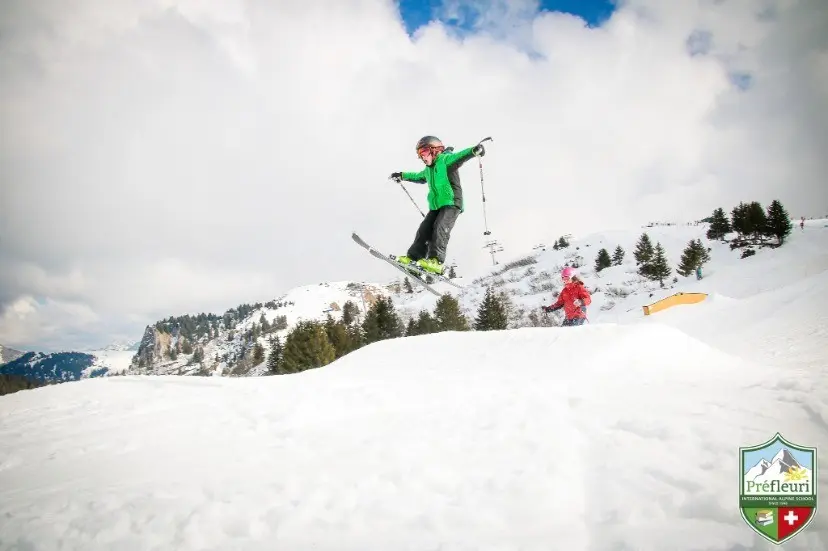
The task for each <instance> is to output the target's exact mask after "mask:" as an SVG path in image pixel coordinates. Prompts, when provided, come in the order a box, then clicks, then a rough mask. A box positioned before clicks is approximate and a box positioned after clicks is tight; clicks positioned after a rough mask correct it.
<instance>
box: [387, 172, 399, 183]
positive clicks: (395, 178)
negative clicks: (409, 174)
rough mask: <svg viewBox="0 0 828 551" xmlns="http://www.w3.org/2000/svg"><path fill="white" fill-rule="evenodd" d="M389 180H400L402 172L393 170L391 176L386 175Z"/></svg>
mask: <svg viewBox="0 0 828 551" xmlns="http://www.w3.org/2000/svg"><path fill="white" fill-rule="evenodd" d="M388 178H389V179H390V180H394V181H395V182H397V183H398V184H399V183H400V182H402V172H394V173H393V174H391V176H389V177H388Z"/></svg>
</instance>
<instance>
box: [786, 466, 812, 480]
mask: <svg viewBox="0 0 828 551" xmlns="http://www.w3.org/2000/svg"><path fill="white" fill-rule="evenodd" d="M784 476H785V482H793V481H797V480H805V479H807V478H808V471H807V470H806V469H804V468H802V467H797V466H796V465H793V466H791V468H790V469H789V470H788V472H786V473H785V475H784Z"/></svg>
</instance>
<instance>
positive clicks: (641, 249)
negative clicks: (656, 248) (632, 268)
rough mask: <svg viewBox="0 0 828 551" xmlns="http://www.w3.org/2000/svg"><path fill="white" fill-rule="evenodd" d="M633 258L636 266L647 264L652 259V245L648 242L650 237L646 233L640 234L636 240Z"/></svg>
mask: <svg viewBox="0 0 828 551" xmlns="http://www.w3.org/2000/svg"><path fill="white" fill-rule="evenodd" d="M633 256H634V257H635V263H636V264H638V265H646V264H649V263H650V261H651V260H652V259H653V243H652V241H650V236H649V235H647V233H646V232H645V233H642V234H641V237H640V238H639V239H638V243H636V245H635V252H633Z"/></svg>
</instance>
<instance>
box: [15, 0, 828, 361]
mask: <svg viewBox="0 0 828 551" xmlns="http://www.w3.org/2000/svg"><path fill="white" fill-rule="evenodd" d="M579 4H580V5H581V7H580V8H577V9H573V8H572V6H576V7H577V6H578V5H579ZM422 5H423V6H426V5H428V8H429V13H428V14H426V13H425V12H424V9H423V10H416V9H415V10H413V11H412V9H411V4H410V3H406V5H405V6H400V5H398V4H397V3H396V2H393V1H391V0H338V1H336V2H326V1H321V0H301V1H300V0H281V1H279V2H264V1H259V0H211V1H209V2H205V1H203V0H152V1H149V0H140V1H139V0H128V1H124V2H119V3H117V4H113V3H101V2H97V1H94V0H61V1H57V0H37V1H30V0H9V1H6V2H3V3H2V6H0V80H2V82H3V83H4V84H3V86H2V88H0V113H2V116H0V125H2V127H0V171H2V172H0V182H2V183H1V184H0V186H2V187H0V213H2V215H0V343H2V344H4V345H7V346H12V347H15V348H18V349H24V350H44V351H50V350H68V349H76V350H77V349H85V348H89V347H95V346H102V345H105V344H107V343H108V342H110V341H112V340H120V339H128V340H137V339H139V338H140V337H141V334H142V332H143V329H144V327H145V326H146V325H148V324H152V323H154V322H155V321H157V320H158V319H161V318H165V317H168V316H170V315H180V314H185V313H193V314H195V313H199V312H216V313H221V312H224V311H225V310H226V309H228V308H231V307H234V306H236V305H238V304H240V303H253V302H257V301H261V302H264V301H267V300H270V299H272V298H275V297H277V296H279V295H280V294H282V293H284V292H286V291H287V290H288V289H290V288H292V287H295V286H298V285H304V284H314V283H317V282H322V281H342V280H355V281H388V280H391V279H394V278H395V277H396V275H397V274H396V273H395V272H393V270H391V269H390V268H389V267H387V266H384V265H382V263H380V262H377V261H376V260H375V259H372V258H371V257H370V256H368V255H367V254H365V251H364V250H362V249H360V248H358V247H357V246H356V245H355V244H354V243H353V242H352V241H351V240H350V233H351V231H353V230H356V231H358V232H359V233H360V234H361V235H362V236H363V237H364V238H365V239H366V240H368V241H369V242H371V243H372V244H374V245H375V246H376V247H378V248H380V249H381V250H383V251H387V252H389V253H396V254H403V253H404V252H405V251H406V249H407V248H408V245H409V244H410V242H411V240H412V239H413V237H414V234H415V231H416V228H417V225H418V224H419V222H420V219H421V215H420V214H419V213H418V212H417V210H416V209H415V208H414V206H413V205H412V204H411V202H410V200H409V199H408V197H407V196H406V195H405V194H404V193H403V191H402V190H401V189H399V186H398V185H396V184H393V183H391V182H390V181H389V180H388V176H389V175H390V174H391V173H392V172H396V171H403V170H411V171H413V170H419V169H420V168H421V167H422V164H421V163H420V161H419V160H418V159H417V158H416V155H415V152H414V144H415V143H416V141H417V139H419V138H420V137H421V136H423V135H437V136H439V137H441V138H442V139H443V140H444V142H445V143H446V144H447V145H451V146H454V147H455V148H463V147H467V146H470V145H473V144H475V143H477V142H478V141H479V140H480V139H481V138H484V137H486V136H491V137H492V138H493V141H492V142H487V143H486V147H487V153H486V155H485V157H483V158H482V168H483V184H484V186H485V194H486V216H487V222H488V228H489V230H490V231H491V232H492V233H491V238H494V239H496V240H497V241H498V242H499V243H500V244H501V245H502V247H503V249H504V251H503V252H502V253H499V258H500V259H502V260H503V259H507V258H509V257H515V256H519V255H521V254H523V253H525V252H528V251H531V248H532V247H533V246H535V245H536V244H538V243H540V242H549V241H552V240H553V239H555V238H557V237H558V236H559V235H563V234H568V233H569V234H573V235H583V234H586V233H590V232H593V231H603V230H608V229H614V228H626V227H639V226H641V225H644V224H646V223H647V222H650V221H653V220H679V221H684V220H696V219H699V218H702V217H704V216H707V215H708V214H709V213H710V212H711V211H712V210H713V209H714V208H717V207H722V208H725V209H726V210H728V211H729V210H730V208H732V206H734V205H735V204H737V203H738V202H739V201H751V200H758V201H760V202H762V203H763V204H767V203H769V202H770V201H771V200H773V199H779V200H781V201H782V202H783V204H784V205H785V206H786V207H787V208H788V209H789V211H790V214H791V215H792V216H794V217H797V218H798V217H799V216H803V215H804V216H821V215H824V214H826V211H828V186H826V185H825V172H826V161H825V156H824V153H823V152H824V151H825V150H826V146H827V145H828V111H826V110H825V109H824V106H825V105H826V104H828V29H827V28H826V27H828V17H826V7H825V5H824V2H821V1H820V0H759V1H756V0H701V1H699V0H687V1H673V2H662V1H660V0H627V1H624V2H619V3H617V4H616V5H615V6H612V7H613V8H614V9H609V8H607V7H606V6H604V7H603V8H601V6H600V5H597V4H592V3H591V2H590V3H576V2H574V1H573V2H566V3H543V4H541V3H539V2H537V1H533V0H511V1H508V2H507V1H503V0H443V1H441V2H439V3H438V2H431V3H430V4H428V3H427V2H424V3H422ZM555 9H562V10H569V11H570V12H571V11H574V12H575V13H569V12H566V13H564V12H559V11H554V10H555ZM596 13H602V14H603V15H596ZM426 15H427V16H426ZM581 16H583V18H582V17H581ZM460 175H461V178H462V182H463V185H464V190H465V198H466V203H465V212H464V213H463V214H462V215H461V217H460V219H459V220H458V222H457V224H456V226H455V229H454V231H453V233H452V239H451V242H450V243H449V246H448V260H449V262H451V263H455V264H456V265H457V266H458V272H459V273H460V274H461V275H462V274H469V275H470V276H474V275H476V274H480V273H482V272H485V270H487V269H488V268H489V267H490V265H491V257H490V256H489V255H488V252H487V250H486V249H484V245H485V243H486V240H487V239H488V237H486V236H484V235H483V231H484V218H483V205H482V201H481V195H482V193H481V182H480V167H479V165H478V164H477V162H474V161H472V162H469V163H467V164H466V165H465V166H464V167H463V168H462V169H461V171H460ZM406 189H408V191H409V192H410V193H411V194H412V196H413V197H414V199H415V200H416V201H417V202H418V204H419V206H420V208H426V201H425V195H426V192H425V189H424V188H423V187H422V186H417V185H414V184H409V185H407V187H406Z"/></svg>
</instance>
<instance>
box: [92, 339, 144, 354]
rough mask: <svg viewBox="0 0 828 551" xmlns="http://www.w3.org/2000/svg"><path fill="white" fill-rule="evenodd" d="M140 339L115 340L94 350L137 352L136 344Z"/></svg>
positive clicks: (137, 344) (138, 343) (139, 342)
mask: <svg viewBox="0 0 828 551" xmlns="http://www.w3.org/2000/svg"><path fill="white" fill-rule="evenodd" d="M140 344H141V341H131V342H130V341H115V342H113V343H111V344H109V345H107V346H104V347H103V348H99V349H97V350H95V351H96V352H99V351H103V352H138V346H139V345H140Z"/></svg>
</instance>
